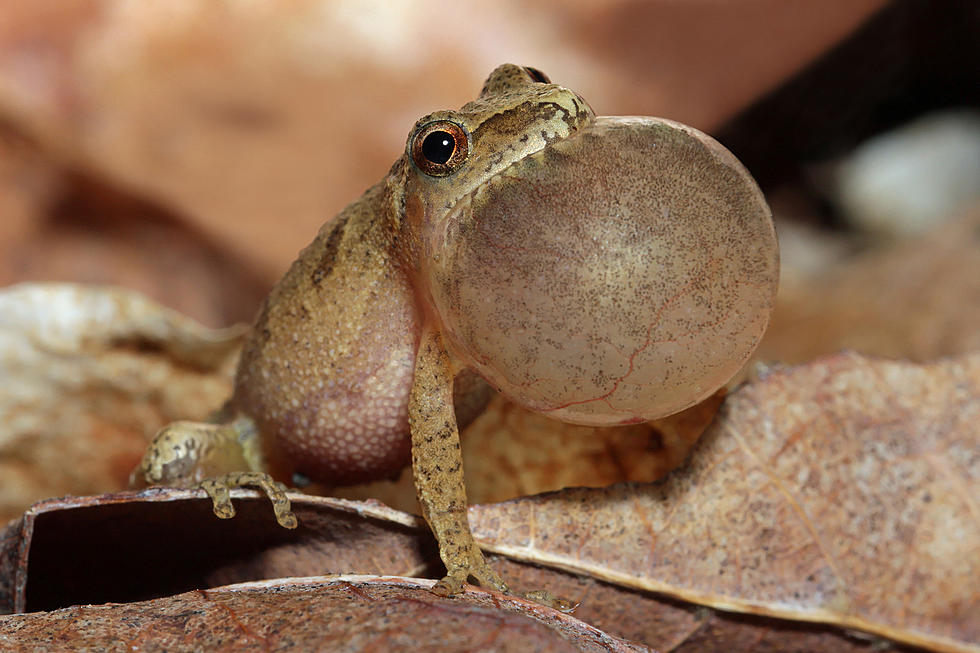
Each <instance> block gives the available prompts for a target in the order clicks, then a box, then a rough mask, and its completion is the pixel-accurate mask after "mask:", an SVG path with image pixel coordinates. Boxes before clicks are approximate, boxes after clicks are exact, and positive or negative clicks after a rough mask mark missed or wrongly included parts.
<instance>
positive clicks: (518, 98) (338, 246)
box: [137, 65, 778, 594]
mask: <svg viewBox="0 0 980 653" xmlns="http://www.w3.org/2000/svg"><path fill="white" fill-rule="evenodd" d="M777 276H778V249H777V245H776V238H775V234H774V230H773V225H772V220H771V216H770V212H769V209H768V207H767V206H766V203H765V200H764V198H763V196H762V194H761V193H760V191H759V189H758V188H757V186H756V185H755V183H754V181H753V180H752V178H751V177H750V176H749V174H748V173H747V172H746V170H745V169H744V168H743V167H742V165H741V164H740V163H739V162H738V161H737V160H736V159H735V158H734V157H733V156H732V155H731V154H730V153H729V152H728V151H727V150H725V149H724V148H723V147H722V146H721V145H719V144H718V143H717V142H715V141H714V140H712V139H711V138H709V137H708V136H705V135H704V134H702V133H700V132H698V131H696V130H694V129H691V128H689V127H685V126H683V125H680V124H677V123H674V122H670V121H667V120H660V119H656V118H636V117H596V116H595V114H594V113H593V111H592V109H591V108H590V107H589V105H588V104H586V102H585V101H584V100H583V99H582V98H581V97H579V96H578V94H576V93H575V92H573V91H570V90H568V89H566V88H563V87H561V86H558V85H556V84H552V83H550V82H549V80H548V79H547V78H546V77H545V76H544V75H543V74H541V73H540V72H539V71H536V70H534V69H531V68H523V67H520V66H514V65H504V66H501V67H499V68H497V69H496V70H495V71H493V73H492V74H491V75H490V77H489V79H487V81H486V84H485V85H484V87H483V90H482V91H481V93H480V96H479V97H478V98H477V99H476V100H474V101H473V102H470V103H469V104H467V105H465V106H464V107H462V108H461V109H460V110H458V111H437V112H436V113H433V114H430V115H428V116H425V117H424V118H422V119H421V120H419V121H418V123H416V125H415V127H414V128H413V129H412V131H411V132H410V134H409V137H408V143H407V146H406V148H405V153H404V155H403V156H402V157H401V158H399V159H398V161H396V162H395V165H394V166H393V167H392V168H391V171H390V172H389V173H388V175H387V176H386V177H385V178H384V179H383V180H382V181H381V182H380V183H379V184H377V185H376V186H374V187H373V188H371V189H370V190H368V191H367V192H366V193H365V194H364V195H363V196H362V197H361V198H360V199H358V200H357V201H355V202H354V203H353V204H351V205H350V206H348V207H347V208H346V209H344V211H343V212H342V213H341V214H340V215H339V216H338V217H337V218H336V219H334V220H332V221H330V222H329V223H328V224H327V225H326V226H325V227H324V228H323V229H322V230H321V231H320V233H319V235H318V236H317V238H316V240H314V241H313V244H311V245H310V246H309V247H307V248H306V249H305V250H303V252H302V253H301V254H300V257H299V260H297V261H296V262H295V263H293V265H292V267H291V268H290V269H289V271H288V272H287V273H286V276H285V277H284V278H283V279H282V281H280V282H279V284H278V285H277V286H276V287H275V289H273V291H272V293H271V294H270V295H269V297H268V298H267V299H266V302H265V305H264V306H263V307H262V311H261V313H260V315H259V317H258V320H257V322H256V324H255V327H254V329H253V331H252V333H251V336H250V337H249V339H248V341H247V343H246V344H245V348H244V351H243V353H242V358H241V362H240V364H239V367H238V373H237V376H236V379H235V392H234V396H233V397H232V398H231V399H230V400H229V402H228V404H227V405H226V406H225V408H224V409H223V413H224V414H223V416H222V417H223V419H222V420H221V423H216V424H210V425H202V424H194V423H188V422H178V423H176V424H173V425H171V426H169V427H167V428H166V429H164V430H163V431H162V432H161V433H160V434H158V435H157V438H156V439H155V440H154V442H153V444H152V445H151V447H150V449H149V451H148V452H147V454H146V456H145V457H144V460H143V463H142V465H141V466H140V468H139V469H138V470H137V472H138V475H139V477H141V480H142V481H144V482H147V483H152V484H174V485H181V484H184V485H187V484H195V483H201V482H202V481H203V483H202V486H203V487H205V489H207V490H208V492H209V493H210V494H211V496H212V498H213V499H214V500H215V510H216V512H218V513H219V515H223V516H228V515H230V514H233V512H232V510H231V508H230V502H229V501H228V493H227V488H228V487H233V486H239V485H259V486H261V487H263V488H264V489H265V490H266V491H267V492H269V493H270V496H271V497H272V498H273V503H274V505H275V507H276V511H277V516H278V517H279V520H280V523H282V524H283V525H285V526H294V525H295V523H296V520H295V517H294V516H293V515H292V513H291V512H290V511H289V504H288V501H287V500H286V499H285V497H284V495H283V494H282V491H281V490H282V487H281V486H280V485H278V484H277V483H275V482H274V481H272V480H271V479H272V478H276V479H281V480H289V479H291V478H302V477H305V478H309V479H313V480H316V481H320V482H323V483H326V484H330V485H343V484H353V483H360V482H365V481H369V480H374V479H379V478H387V477H391V476H393V475H395V474H397V473H398V472H399V470H400V469H402V468H403V467H404V466H405V465H406V464H408V462H409V460H410V459H411V462H412V467H413V470H414V474H415V486H416V489H417V494H418V499H419V503H420V504H421V507H422V511H423V514H424V517H425V519H426V521H427V522H428V523H429V525H430V526H431V528H432V531H433V533H434V534H435V536H436V538H437V539H438V542H439V550H440V554H441V556H442V559H443V561H444V562H445V564H446V571H447V576H446V577H445V578H444V579H442V580H441V581H440V582H439V583H438V584H437V585H436V591H437V592H440V593H443V594H451V593H453V592H456V591H458V590H459V589H460V588H461V586H462V584H463V583H464V582H465V581H466V580H467V579H468V578H470V577H472V578H475V579H476V580H477V581H478V582H479V583H481V584H483V585H486V586H489V587H492V588H496V589H499V590H506V585H505V584H504V583H503V581H501V579H500V578H499V577H498V576H497V574H495V573H494V572H493V571H492V570H491V569H490V568H489V566H488V565H487V564H486V562H485V561H484V558H483V555H482V553H481V551H480V549H479V548H478V547H477V545H476V543H475V542H474V541H473V537H472V535H471V534H470V529H469V524H468V522H467V516H466V506H467V503H466V493H465V489H464V486H463V474H462V459H461V454H460V446H459V434H458V429H457V412H458V413H459V416H460V419H461V420H463V419H468V418H470V417H472V416H474V415H476V414H477V413H478V412H479V410H480V409H482V406H483V403H484V401H485V398H486V396H487V385H486V384H489V386H492V387H493V388H495V389H497V390H498V391H499V392H502V393H503V394H504V395H505V396H507V397H508V398H509V399H511V400H513V401H515V402H517V403H518V404H521V405H523V406H525V407H527V408H529V409H531V410H534V411H538V412H541V413H543V414H545V415H550V416H552V417H555V418H557V419H560V420H564V421H568V422H575V423H579V424H592V425H616V424H630V423H635V422H639V421H644V420H649V419H653V418H657V417H662V416H665V415H668V414H672V413H675V412H678V411H680V410H682V409H684V408H687V407H689V406H691V405H693V404H695V403H697V402H699V401H701V400H702V399H704V398H706V397H707V396H709V395H710V394H712V393H713V392H714V391H715V390H717V389H718V388H719V387H720V386H721V385H723V384H724V383H726V382H727V381H728V380H729V379H730V378H731V377H732V375H733V374H735V372H736V371H737V370H738V369H739V368H740V367H741V366H742V365H743V364H744V363H745V361H746V360H747V359H748V358H749V356H750V354H751V353H752V351H753V350H754V349H755V347H756V345H757V343H758V341H759V339H760V337H761V336H762V333H763V331H764V330H765V327H766V324H767V322H768V319H769V313H770V310H771V307H772V303H773V298H774V294H775V290H776V285H777ZM454 401H455V410H454ZM235 472H241V473H235ZM270 475H271V477H270ZM211 477H216V478H211Z"/></svg>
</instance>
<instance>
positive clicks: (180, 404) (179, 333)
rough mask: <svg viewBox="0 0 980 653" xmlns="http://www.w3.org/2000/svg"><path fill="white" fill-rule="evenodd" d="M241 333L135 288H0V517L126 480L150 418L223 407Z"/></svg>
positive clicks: (158, 421)
mask: <svg viewBox="0 0 980 653" xmlns="http://www.w3.org/2000/svg"><path fill="white" fill-rule="evenodd" d="M241 336H242V330H241V329H239V328H234V329H229V330H224V331H212V330H209V329H205V328H204V327H202V326H200V325H199V324H197V323H196V322H194V321H192V320H190V319H189V318H186V317H184V316H182V315H180V314H178V313H175V312H173V311H169V310H167V309H165V308H163V307H161V306H160V305H158V304H156V303H154V302H152V301H150V300H148V299H146V298H145V297H143V296H142V295H139V294H137V293H134V292H131V291H124V290H120V289H108V288H98V287H84V286H75V285H70V284H23V285H19V286H13V287H11V288H7V289H5V290H3V291H2V292H0V380H2V385H3V392H0V425H2V428H0V478H3V483H2V485H0V520H6V519H9V518H11V517H13V516H14V515H16V514H19V513H20V512H21V511H23V510H24V508H25V507H26V506H27V505H29V504H30V503H31V502H32V501H37V500H38V499H41V498H44V497H47V496H53V495H59V494H69V493H72V494H86V493H93V492H105V491H109V490H114V489H122V488H124V487H126V485H127V482H128V477H129V472H130V471H131V470H132V468H133V467H134V466H135V464H136V463H137V462H139V459H140V457H141V456H142V453H143V450H144V449H145V447H146V442H147V441H148V439H149V437H151V436H152V435H153V433H154V432H155V431H156V430H157V429H159V428H160V427H162V426H163V425H164V424H166V423H168V422H170V421H173V420H175V419H184V418H191V419H195V418H196V419H203V418H204V417H206V416H207V415H208V413H210V412H211V411H213V410H216V409H217V408H219V407H220V406H221V404H222V403H223V402H224V400H225V399H226V398H227V396H228V395H229V393H230V389H231V373H232V371H233V369H234V365H235V363H236V361H237V357H238V348H239V347H240V344H241Z"/></svg>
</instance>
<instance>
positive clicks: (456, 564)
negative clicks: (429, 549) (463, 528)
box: [432, 543, 510, 596]
mask: <svg viewBox="0 0 980 653" xmlns="http://www.w3.org/2000/svg"><path fill="white" fill-rule="evenodd" d="M467 548H468V549H469V550H468V551H467V552H466V553H465V554H463V555H451V556H449V558H450V560H451V562H450V563H448V564H447V565H446V571H447V572H448V573H447V574H446V576H445V577H443V579H442V580H440V581H439V582H438V583H436V584H435V585H434V586H433V587H432V591H433V592H434V593H436V594H438V595H439V596H452V595H453V594H457V593H459V591H460V590H462V589H463V585H464V584H465V583H466V581H467V579H468V578H470V577H471V576H472V577H473V579H474V580H476V582H477V583H478V584H479V585H480V586H481V587H488V588H490V589H495V590H497V591H498V592H503V593H505V594H507V593H509V592H510V590H509V589H508V587H507V583H505V582H504V581H503V579H502V578H501V577H500V576H499V575H498V574H497V572H495V571H494V570H493V569H491V568H490V565H489V564H487V561H486V559H485V558H484V557H483V553H482V552H481V551H480V549H479V548H478V547H477V546H476V543H473V544H472V546H470V547H467ZM446 557H447V556H443V560H446Z"/></svg>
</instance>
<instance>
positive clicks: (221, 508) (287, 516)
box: [196, 472, 299, 528]
mask: <svg viewBox="0 0 980 653" xmlns="http://www.w3.org/2000/svg"><path fill="white" fill-rule="evenodd" d="M196 487H198V488H201V489H202V490H204V491H205V492H207V493H208V496H209V497H211V503H212V504H213V505H214V514H215V515H217V516H218V517H220V518H221V519H229V518H231V517H234V516H235V508H234V506H233V505H232V503H231V495H230V494H229V492H228V490H229V489H230V488H236V487H257V488H259V489H261V490H262V491H263V492H265V494H266V496H267V497H269V501H271V502H272V510H273V512H274V513H275V515H276V521H277V522H279V525H280V526H282V527H283V528H296V526H297V525H298V524H299V521H298V520H297V519H296V514H295V513H293V511H292V505H291V504H290V502H289V497H287V496H286V486H285V485H283V484H282V483H279V482H277V481H276V480H274V479H273V478H272V477H271V476H269V475H268V474H266V473H265V472H232V473H230V474H225V475H224V476H218V477H215V478H208V479H205V480H203V481H201V482H200V483H198V484H197V485H196Z"/></svg>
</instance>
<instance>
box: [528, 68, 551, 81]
mask: <svg viewBox="0 0 980 653" xmlns="http://www.w3.org/2000/svg"><path fill="white" fill-rule="evenodd" d="M524 72H526V73H527V74H528V75H530V76H531V79H532V80H533V81H535V82H541V83H542V84H550V83H551V80H550V79H548V76H547V75H545V74H544V73H543V72H541V71H540V70H538V69H537V68H531V67H530V66H524Z"/></svg>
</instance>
